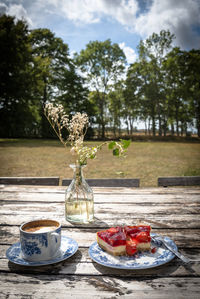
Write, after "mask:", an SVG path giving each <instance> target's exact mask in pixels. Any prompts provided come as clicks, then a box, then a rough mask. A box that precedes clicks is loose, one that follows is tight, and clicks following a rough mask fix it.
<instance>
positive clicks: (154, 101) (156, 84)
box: [138, 30, 174, 135]
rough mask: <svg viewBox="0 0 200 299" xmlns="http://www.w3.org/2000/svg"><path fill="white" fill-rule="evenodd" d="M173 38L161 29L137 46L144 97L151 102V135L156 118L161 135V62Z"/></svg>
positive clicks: (163, 95)
mask: <svg viewBox="0 0 200 299" xmlns="http://www.w3.org/2000/svg"><path fill="white" fill-rule="evenodd" d="M173 38H174V35H173V34H171V33H170V32H169V31H165V30H162V31H160V34H159V35H158V34H157V33H153V34H152V35H151V36H150V37H149V38H148V39H146V41H145V42H143V41H140V44H139V46H138V49H139V57H140V62H141V63H142V67H143V70H142V73H143V79H144V86H145V87H144V90H145V91H146V94H145V97H146V98H147V99H149V100H150V103H151V118H152V129H153V135H155V132H156V129H155V127H156V118H158V122H159V135H162V115H164V112H165V107H166V103H165V100H166V97H165V90H164V85H163V71H162V64H163V61H164V57H165V55H166V53H167V51H168V50H169V49H170V47H171V44H172V40H173ZM163 108H164V109H163Z"/></svg>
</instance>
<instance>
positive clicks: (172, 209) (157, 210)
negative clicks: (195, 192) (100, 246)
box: [0, 201, 200, 217]
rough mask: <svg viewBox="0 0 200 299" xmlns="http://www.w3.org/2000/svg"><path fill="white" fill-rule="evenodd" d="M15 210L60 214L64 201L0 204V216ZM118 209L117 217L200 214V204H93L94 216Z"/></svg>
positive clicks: (114, 211)
mask: <svg viewBox="0 0 200 299" xmlns="http://www.w3.org/2000/svg"><path fill="white" fill-rule="evenodd" d="M119 207H120V209H119ZM16 209H17V210H18V209H20V213H21V215H25V214H27V213H28V214H30V213H32V212H33V213H37V212H38V211H40V213H41V212H48V213H50V212H54V211H55V209H56V210H57V212H58V214H61V213H62V212H63V209H64V201H63V202H61V203H60V202H58V203H49V202H47V201H46V202H29V201H28V202H26V203H24V202H23V203H21V202H18V201H17V202H3V203H1V211H0V215H8V214H10V215H11V214H12V213H13V212H14V213H15V212H16ZM118 209H119V212H118V214H119V216H120V217H121V215H122V214H124V215H125V214H126V215H127V214H131V215H132V214H133V211H134V213H135V214H138V215H139V214H147V213H148V214H157V215H159V214H165V215H171V214H179V215H187V214H193V215H196V214H200V202H199V203H192V204H190V203H188V204H187V205H186V204H185V205H184V204H182V205H180V204H174V205H171V204H164V205H162V204H149V203H145V204H143V203H141V204H138V203H131V202H129V203H125V204H123V203H121V204H120V205H119V203H117V204H115V203H110V202H107V203H103V204H97V205H96V204H95V213H96V214H102V213H106V214H108V215H109V214H116V211H117V210H118Z"/></svg>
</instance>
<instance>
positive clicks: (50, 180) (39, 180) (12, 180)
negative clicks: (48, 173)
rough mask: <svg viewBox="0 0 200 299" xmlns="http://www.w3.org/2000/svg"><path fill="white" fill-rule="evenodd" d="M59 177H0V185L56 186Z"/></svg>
mask: <svg viewBox="0 0 200 299" xmlns="http://www.w3.org/2000/svg"><path fill="white" fill-rule="evenodd" d="M59 180H60V178H59V177H0V184H6V185H40V186H43V185H44V186H58V185H59Z"/></svg>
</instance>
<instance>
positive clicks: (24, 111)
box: [0, 15, 37, 137]
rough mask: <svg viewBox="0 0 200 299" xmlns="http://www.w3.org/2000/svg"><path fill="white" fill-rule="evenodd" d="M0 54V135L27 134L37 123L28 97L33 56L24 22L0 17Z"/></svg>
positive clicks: (34, 111)
mask: <svg viewBox="0 0 200 299" xmlns="http://www.w3.org/2000/svg"><path fill="white" fill-rule="evenodd" d="M0 57H1V61H0V122H1V125H0V135H1V136H2V137H22V136H26V135H28V136H30V134H32V129H33V130H35V128H36V127H37V123H36V119H35V117H36V118H37V111H36V109H35V108H34V107H33V102H32V98H31V97H30V93H31V90H32V83H33V76H32V72H31V69H32V62H33V60H32V56H31V51H30V46H29V43H28V27H27V24H26V22H24V21H22V20H18V21H16V20H15V18H14V17H11V16H7V15H3V16H1V17H0ZM25 128H26V130H25Z"/></svg>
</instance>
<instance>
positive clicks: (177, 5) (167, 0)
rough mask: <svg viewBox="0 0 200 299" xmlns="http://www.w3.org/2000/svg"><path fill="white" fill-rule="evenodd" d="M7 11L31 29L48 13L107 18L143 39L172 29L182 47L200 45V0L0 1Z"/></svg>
mask: <svg viewBox="0 0 200 299" xmlns="http://www.w3.org/2000/svg"><path fill="white" fill-rule="evenodd" d="M3 2H4V3H5V4H3ZM141 3H143V6H144V5H145V10H144V9H143V10H142V9H141V7H140V6H139V5H140V4H141ZM143 8H144V7H143ZM5 10H6V13H8V14H11V15H15V16H17V18H20V17H24V18H25V19H26V20H27V21H28V24H29V25H30V27H32V28H36V27H38V26H43V23H45V20H49V15H52V16H60V17H61V18H62V19H63V18H66V19H68V20H70V21H72V22H73V23H75V24H76V25H77V26H81V25H84V24H93V23H97V22H100V21H101V22H103V21H104V18H107V20H108V19H109V20H115V21H117V22H118V23H120V24H121V25H122V26H124V27H125V28H126V29H127V30H129V32H132V33H137V34H138V35H139V36H141V38H143V39H144V38H146V37H148V36H150V35H151V34H152V33H153V32H156V33H159V32H160V31H161V30H163V29H166V30H167V29H169V30H170V32H171V33H174V34H175V35H176V41H175V43H176V45H178V46H181V47H182V48H192V47H193V48H199V44H200V36H199V35H197V33H196V32H195V31H194V28H195V26H196V27H199V26H200V17H199V16H200V1H199V0H151V1H150V0H148V1H147V0H143V1H140V0H42V1H41V0H34V1H32V0H9V1H7V0H1V5H0V12H1V11H3V12H4V11H5ZM50 17H51V16H50ZM127 51H128V50H127Z"/></svg>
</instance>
